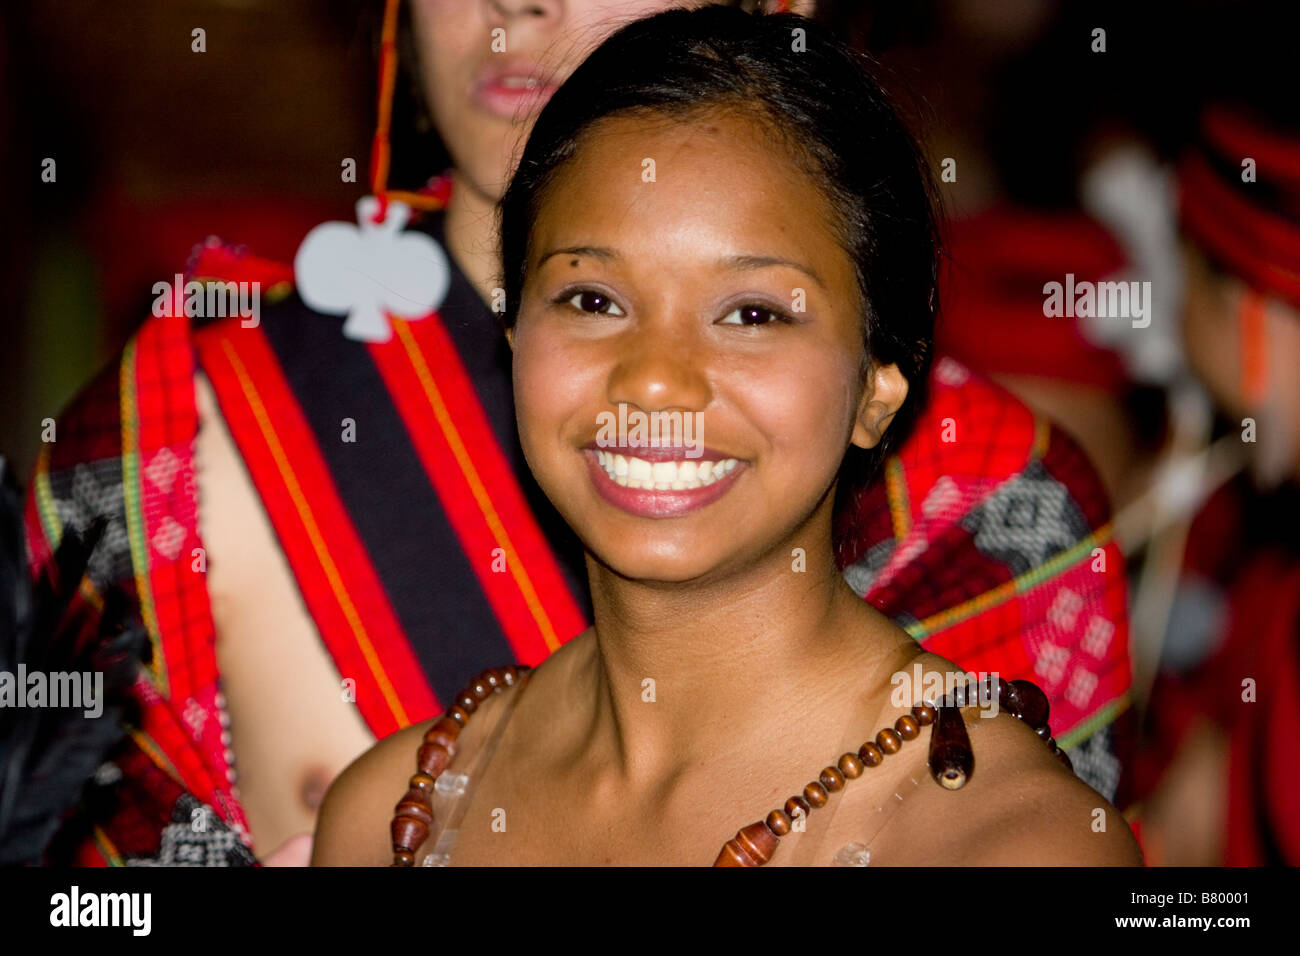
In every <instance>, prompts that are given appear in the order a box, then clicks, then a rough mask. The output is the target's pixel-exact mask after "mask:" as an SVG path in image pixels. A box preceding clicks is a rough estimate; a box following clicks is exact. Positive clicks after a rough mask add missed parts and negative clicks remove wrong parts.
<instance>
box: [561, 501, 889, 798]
mask: <svg viewBox="0 0 1300 956" xmlns="http://www.w3.org/2000/svg"><path fill="white" fill-rule="evenodd" d="M826 532H827V533H826V536H825V539H826V540H827V546H826V548H825V551H824V553H820V554H817V555H813V554H809V555H808V567H807V570H806V571H803V572H796V571H793V570H792V569H791V560H792V559H791V550H792V547H793V545H791V544H789V543H787V545H786V546H783V547H778V548H775V549H773V550H772V552H771V553H770V554H769V555H768V557H767V558H765V559H764V560H763V561H761V562H759V563H758V564H757V565H750V566H747V567H745V568H743V569H740V570H739V571H737V572H736V573H734V574H732V575H729V576H727V577H724V578H719V579H717V580H712V581H709V582H707V583H700V584H691V585H662V584H660V585H654V584H647V583H645V582H638V581H629V580H627V579H626V578H621V577H619V576H618V575H616V574H614V573H613V572H612V571H610V570H609V569H607V568H604V567H602V566H600V565H598V564H597V563H596V562H595V561H594V560H593V559H591V558H590V557H589V558H588V564H589V569H590V572H591V583H592V602H593V608H594V612H595V651H594V654H593V656H592V658H591V659H590V662H589V666H588V667H587V668H585V673H584V675H583V678H582V681H583V683H584V684H586V683H588V682H590V684H591V685H593V686H592V688H591V689H592V691H593V695H592V697H590V698H588V699H591V700H594V701H595V702H596V703H595V709H594V713H593V718H592V720H593V723H592V726H591V736H590V737H589V738H588V739H589V740H590V742H591V743H592V745H593V746H595V747H597V748H599V752H600V753H603V754H611V753H612V754H614V755H615V759H614V762H613V767H614V768H616V770H617V772H618V773H619V775H620V776H621V777H622V779H623V780H624V782H625V783H627V784H629V785H636V784H637V783H639V782H644V783H647V784H650V783H653V782H654V781H656V780H663V779H665V778H669V777H671V776H673V774H674V773H675V772H677V771H681V770H684V769H685V768H688V767H692V766H694V767H698V766H701V765H708V764H710V763H712V762H715V761H716V758H718V757H719V756H721V755H723V754H727V753H741V752H749V753H752V752H753V751H754V748H759V749H760V750H761V749H762V748H763V747H765V746H766V747H768V748H770V747H771V746H772V742H773V741H782V742H783V743H782V745H783V746H785V745H787V744H794V742H795V741H798V744H799V745H805V744H806V745H808V746H812V747H814V748H820V747H824V746H832V747H833V746H836V744H834V743H829V744H828V743H826V741H828V740H829V739H830V738H835V739H838V738H839V737H840V736H841V735H842V734H843V733H844V732H845V730H846V729H847V728H846V727H844V726H843V723H844V719H845V718H844V714H845V713H846V707H857V706H859V705H860V704H862V703H863V702H864V701H867V700H869V699H870V695H871V692H872V691H873V690H879V688H880V686H884V687H885V688H886V689H887V688H888V683H887V679H888V675H884V676H882V675H881V674H879V673H877V671H878V669H879V665H881V664H883V663H884V662H885V661H886V659H887V658H890V657H892V656H893V654H894V653H896V652H897V651H898V649H899V648H900V646H904V645H907V646H911V645H912V642H911V640H910V638H907V637H906V635H902V634H900V632H899V631H898V630H897V629H896V628H894V627H892V625H890V624H889V622H888V621H886V620H885V618H884V617H883V616H882V615H880V614H879V613H878V612H877V611H875V609H873V608H871V607H870V605H868V604H867V603H866V602H865V601H863V600H862V599H861V598H859V597H858V596H857V595H856V594H855V593H854V592H853V590H852V589H851V588H849V586H848V585H847V584H846V583H845V581H844V579H843V577H842V576H841V574H840V572H839V570H838V568H837V567H836V566H835V563H834V559H833V557H832V554H831V550H830V547H829V522H827V528H826ZM801 537H803V540H805V541H807V540H809V539H808V538H807V537H804V536H802V535H801ZM813 540H816V539H813ZM647 680H651V681H653V682H654V683H653V685H648V684H647V683H646V681H647ZM651 694H653V701H651ZM873 729H874V728H873Z"/></svg>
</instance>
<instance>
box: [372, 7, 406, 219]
mask: <svg viewBox="0 0 1300 956" xmlns="http://www.w3.org/2000/svg"><path fill="white" fill-rule="evenodd" d="M400 2H401V0H386V3H385V4H384V32H383V36H382V39H381V43H380V48H379V120H378V123H377V124H376V126H375V138H374V140H373V141H372V142H371V145H370V191H371V193H372V194H373V195H374V196H375V197H376V198H377V199H378V200H379V209H378V211H377V212H376V213H375V219H374V221H375V222H377V223H379V222H383V221H384V216H385V214H386V213H387V212H388V190H387V186H388V160H389V145H388V133H389V127H390V124H391V123H392V120H393V87H394V85H395V83H396V80H397V7H398V4H399V3H400Z"/></svg>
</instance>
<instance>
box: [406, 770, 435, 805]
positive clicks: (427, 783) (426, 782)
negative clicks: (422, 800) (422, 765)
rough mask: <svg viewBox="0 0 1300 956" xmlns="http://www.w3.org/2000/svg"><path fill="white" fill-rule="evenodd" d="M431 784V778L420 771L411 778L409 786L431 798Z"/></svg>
mask: <svg viewBox="0 0 1300 956" xmlns="http://www.w3.org/2000/svg"><path fill="white" fill-rule="evenodd" d="M433 784H434V780H433V778H432V777H431V776H429V775H428V774H427V773H425V772H424V771H420V772H419V773H417V774H416V775H415V776H413V777H412V778H411V783H410V786H411V789H412V790H418V791H420V793H422V794H424V795H425V796H426V797H428V798H429V799H430V800H432V799H433V797H432V794H433Z"/></svg>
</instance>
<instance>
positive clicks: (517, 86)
mask: <svg viewBox="0 0 1300 956" xmlns="http://www.w3.org/2000/svg"><path fill="white" fill-rule="evenodd" d="M500 83H501V85H502V86H504V87H506V88H507V89H512V90H532V89H536V88H537V86H538V82H537V79H536V77H532V76H503V77H501V80H500Z"/></svg>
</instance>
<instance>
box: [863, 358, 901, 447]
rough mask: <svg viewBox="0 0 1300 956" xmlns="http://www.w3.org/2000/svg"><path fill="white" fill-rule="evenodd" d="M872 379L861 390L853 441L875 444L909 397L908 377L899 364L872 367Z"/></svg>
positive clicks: (869, 444)
mask: <svg viewBox="0 0 1300 956" xmlns="http://www.w3.org/2000/svg"><path fill="white" fill-rule="evenodd" d="M871 379H872V380H871V383H870V385H869V387H868V388H867V389H866V391H864V392H863V393H862V401H861V402H860V403H859V404H858V417H857V418H856V419H855V420H854V422H853V438H852V441H853V444H855V445H857V446H858V447H859V448H875V447H876V446H877V445H879V444H880V441H881V439H882V438H884V437H885V429H886V428H888V427H889V423H890V421H891V420H892V419H893V417H894V415H895V414H896V413H897V412H898V410H899V409H900V408H902V407H903V402H904V401H905V400H906V399H907V379H906V378H904V377H903V373H902V372H900V371H899V370H898V366H897V365H892V364H891V365H881V366H878V367H873V368H872V374H871Z"/></svg>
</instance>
